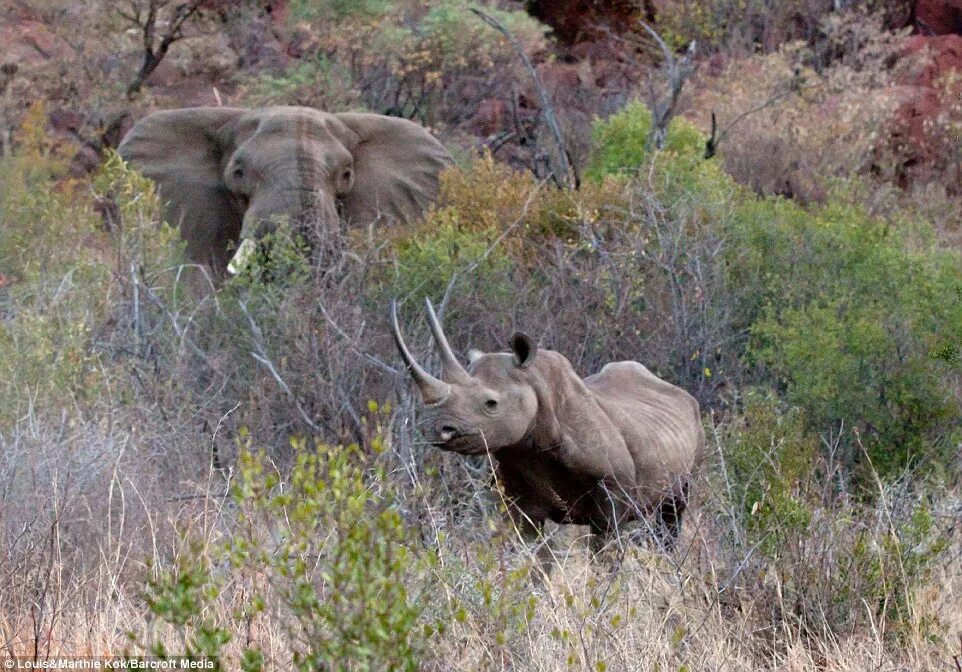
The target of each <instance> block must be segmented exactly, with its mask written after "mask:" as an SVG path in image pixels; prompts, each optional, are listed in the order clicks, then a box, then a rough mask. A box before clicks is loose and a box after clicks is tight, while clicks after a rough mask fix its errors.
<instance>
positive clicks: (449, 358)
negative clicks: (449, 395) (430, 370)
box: [424, 297, 471, 383]
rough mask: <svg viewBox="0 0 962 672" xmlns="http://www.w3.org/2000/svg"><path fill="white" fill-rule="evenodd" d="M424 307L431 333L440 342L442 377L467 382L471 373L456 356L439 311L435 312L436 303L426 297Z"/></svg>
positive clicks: (435, 340) (455, 381)
mask: <svg viewBox="0 0 962 672" xmlns="http://www.w3.org/2000/svg"><path fill="white" fill-rule="evenodd" d="M424 308H425V310H427V313H428V324H429V325H430V326H431V333H432V334H434V342H435V343H437V344H438V349H439V350H440V351H441V377H442V378H443V379H444V380H448V381H450V382H452V383H465V382H467V381H468V380H470V379H471V375H470V374H469V373H468V372H467V371H466V370H465V369H464V367H463V366H461V362H459V361H458V358H457V357H455V356H454V352H453V351H452V350H451V345H450V344H449V343H448V339H447V336H445V335H444V330H443V329H442V328H441V322H440V321H439V320H438V316H437V313H435V312H434V305H433V304H432V303H431V299H429V298H427V297H424Z"/></svg>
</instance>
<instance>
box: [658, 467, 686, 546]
mask: <svg viewBox="0 0 962 672" xmlns="http://www.w3.org/2000/svg"><path fill="white" fill-rule="evenodd" d="M687 508H688V484H687V483H686V484H685V485H684V486H683V487H682V492H681V494H678V495H672V496H670V497H666V498H665V499H663V500H662V502H661V505H660V506H659V507H658V508H657V513H656V515H657V520H656V521H655V537H656V538H657V539H658V542H659V543H660V544H661V546H662V547H663V548H664V549H665V550H666V551H671V550H674V548H675V544H676V543H677V542H678V535H679V534H681V522H682V517H683V516H684V513H685V509H687Z"/></svg>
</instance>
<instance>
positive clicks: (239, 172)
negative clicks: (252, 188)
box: [234, 168, 244, 180]
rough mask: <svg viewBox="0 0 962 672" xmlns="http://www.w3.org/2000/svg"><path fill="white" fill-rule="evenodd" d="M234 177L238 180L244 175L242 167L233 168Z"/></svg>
mask: <svg viewBox="0 0 962 672" xmlns="http://www.w3.org/2000/svg"><path fill="white" fill-rule="evenodd" d="M234 177H236V178H237V179H238V180H239V179H241V178H242V177H244V169H243V168H234Z"/></svg>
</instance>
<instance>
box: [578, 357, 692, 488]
mask: <svg viewBox="0 0 962 672" xmlns="http://www.w3.org/2000/svg"><path fill="white" fill-rule="evenodd" d="M584 382H585V385H587V387H588V388H589V389H590V390H591V391H592V392H593V393H594V394H595V396H596V398H597V400H598V403H599V404H600V405H601V407H602V408H603V409H604V410H605V412H606V413H607V414H608V416H609V418H610V419H611V421H612V423H613V424H615V425H616V426H617V427H618V428H619V430H620V431H621V434H622V436H623V437H624V440H625V443H626V444H627V447H628V450H629V452H630V453H631V456H632V460H633V461H634V463H635V470H636V479H637V481H636V482H637V484H638V487H639V488H640V489H641V490H642V493H643V494H644V495H645V496H646V497H648V498H650V499H654V498H656V497H659V496H660V495H661V494H663V493H664V492H665V490H666V488H670V487H677V486H680V485H681V483H682V482H684V481H686V480H687V479H688V477H689V476H690V475H691V473H692V471H693V470H694V468H695V463H696V458H697V456H698V454H699V453H700V452H701V450H702V447H703V445H704V442H705V435H704V429H703V428H702V424H701V414H700V411H699V406H698V402H697V401H696V400H695V398H694V397H692V396H691V395H690V394H688V392H686V391H685V390H683V389H681V388H680V387H677V386H675V385H672V384H671V383H668V382H666V381H664V380H662V379H661V378H659V377H658V376H656V375H654V374H653V373H651V371H649V370H648V369H647V368H645V367H644V366H643V365H642V364H639V363H638V362H631V361H626V362H613V363H611V364H607V365H606V366H605V367H604V368H603V369H602V370H601V371H599V372H598V373H596V374H594V375H593V376H589V377H587V378H585V379H584Z"/></svg>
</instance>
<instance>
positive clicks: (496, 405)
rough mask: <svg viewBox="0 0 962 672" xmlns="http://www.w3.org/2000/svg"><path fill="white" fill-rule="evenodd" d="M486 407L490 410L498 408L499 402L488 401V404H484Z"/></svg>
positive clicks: (494, 400) (495, 400)
mask: <svg viewBox="0 0 962 672" xmlns="http://www.w3.org/2000/svg"><path fill="white" fill-rule="evenodd" d="M484 405H485V406H487V407H488V408H497V407H498V400H497V399H488V400H487V401H486V402H484Z"/></svg>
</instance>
